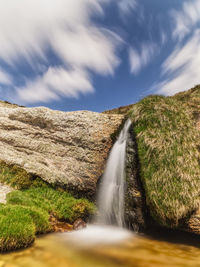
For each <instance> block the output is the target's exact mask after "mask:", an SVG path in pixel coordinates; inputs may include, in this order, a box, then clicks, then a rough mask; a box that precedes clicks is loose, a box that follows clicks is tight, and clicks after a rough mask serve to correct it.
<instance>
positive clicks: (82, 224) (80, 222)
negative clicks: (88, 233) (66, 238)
mask: <svg viewBox="0 0 200 267" xmlns="http://www.w3.org/2000/svg"><path fill="white" fill-rule="evenodd" d="M86 227H87V225H86V223H85V222H84V221H83V220H82V219H77V220H76V221H75V222H74V224H73V229H74V230H81V229H83V228H86Z"/></svg>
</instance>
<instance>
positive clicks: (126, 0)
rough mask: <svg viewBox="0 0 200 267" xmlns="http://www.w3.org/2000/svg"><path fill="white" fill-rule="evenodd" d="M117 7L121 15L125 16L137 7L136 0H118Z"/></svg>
mask: <svg viewBox="0 0 200 267" xmlns="http://www.w3.org/2000/svg"><path fill="white" fill-rule="evenodd" d="M117 5H118V8H119V11H120V14H121V16H126V15H128V14H130V12H131V11H132V10H133V9H135V8H136V7H137V1H136V0H118V3H117Z"/></svg>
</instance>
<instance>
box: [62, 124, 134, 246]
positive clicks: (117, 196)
mask: <svg viewBox="0 0 200 267" xmlns="http://www.w3.org/2000/svg"><path fill="white" fill-rule="evenodd" d="M130 125H131V121H130V120H127V121H126V123H125V125H124V128H123V129H122V131H121V133H120V135H119V137H118V139H117V141H116V142H115V144H114V146H113V148H112V149H111V152H110V155H109V157H108V161H107V164H106V168H105V172H104V175H103V177H102V183H101V186H100V190H99V195H98V208H99V216H98V218H96V219H95V220H94V224H91V225H88V226H87V227H86V228H84V229H81V230H79V231H75V232H72V233H70V234H69V233H67V234H66V235H63V234H62V236H63V237H65V239H66V240H68V242H71V243H72V244H74V245H76V246H80V247H81V248H82V247H90V246H92V247H93V246H95V245H99V244H112V243H119V242H121V241H122V240H128V239H129V238H131V237H132V236H133V235H132V233H131V232H129V231H128V230H126V229H125V228H123V226H124V189H125V188H124V187H125V177H124V173H125V159H126V143H127V137H128V130H129V127H130ZM77 240H78V242H77Z"/></svg>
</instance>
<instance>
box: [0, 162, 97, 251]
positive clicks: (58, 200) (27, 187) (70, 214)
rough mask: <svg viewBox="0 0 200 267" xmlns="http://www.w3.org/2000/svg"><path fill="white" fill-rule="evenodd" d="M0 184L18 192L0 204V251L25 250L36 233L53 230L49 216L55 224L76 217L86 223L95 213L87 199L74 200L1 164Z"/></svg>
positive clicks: (56, 189) (11, 167) (31, 176)
mask: <svg viewBox="0 0 200 267" xmlns="http://www.w3.org/2000/svg"><path fill="white" fill-rule="evenodd" d="M0 182H2V183H6V184H9V185H11V186H12V187H14V188H15V189H18V190H15V191H13V192H11V193H9V194H8V195H7V204H5V205H4V204H0V252H5V251H11V250H16V249H19V248H25V247H28V246H29V245H31V244H32V243H33V242H34V240H35V238H36V235H37V234H44V233H48V232H51V231H53V229H52V226H51V223H50V220H49V218H50V216H52V215H53V216H54V217H55V218H56V219H57V220H58V221H65V222H67V223H71V224H73V222H74V221H75V220H76V219H78V218H81V219H83V220H85V221H87V219H88V218H89V216H90V215H92V214H94V213H95V211H96V210H95V206H94V204H92V203H91V202H89V201H88V200H86V199H84V198H82V199H76V198H74V197H73V196H72V195H70V194H69V193H67V192H65V191H64V190H62V189H60V188H56V187H53V186H50V185H49V184H47V183H46V182H44V181H42V180H41V179H40V178H39V177H36V176H34V175H32V174H28V173H27V172H26V171H25V170H23V169H21V168H20V167H18V166H15V165H8V164H6V163H5V162H3V161H0Z"/></svg>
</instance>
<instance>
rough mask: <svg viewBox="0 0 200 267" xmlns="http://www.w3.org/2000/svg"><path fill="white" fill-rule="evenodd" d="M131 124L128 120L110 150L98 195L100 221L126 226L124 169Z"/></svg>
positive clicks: (106, 223)
mask: <svg viewBox="0 0 200 267" xmlns="http://www.w3.org/2000/svg"><path fill="white" fill-rule="evenodd" d="M130 125H131V121H130V120H127V121H126V123H125V125H124V128H123V130H122V131H121V133H120V135H119V137H118V139H117V141H116V142H115V144H114V146H113V148H112V150H111V152H110V155H109V158H108V161H107V165H106V169H105V172H104V175H103V178H102V184H101V187H100V191H99V197H98V207H99V212H100V216H99V219H98V221H99V222H100V223H102V224H105V225H116V226H119V227H123V226H124V169H125V157H126V142H127V135H128V130H129V128H130Z"/></svg>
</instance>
